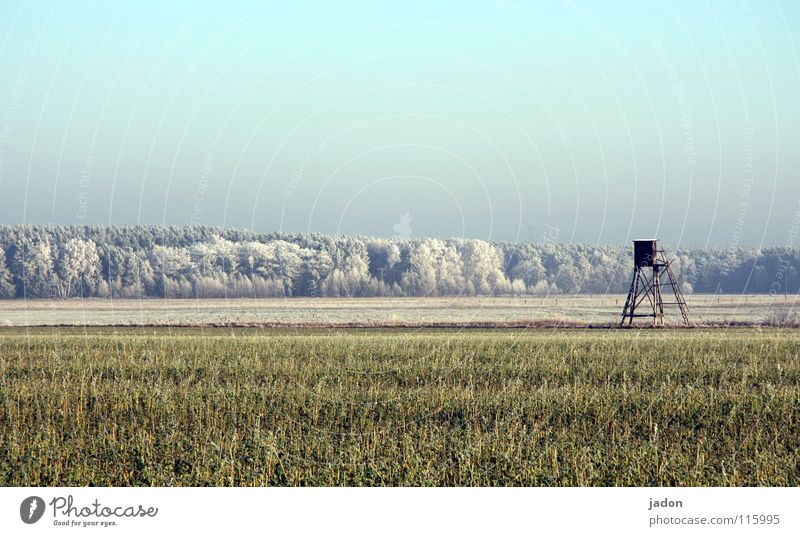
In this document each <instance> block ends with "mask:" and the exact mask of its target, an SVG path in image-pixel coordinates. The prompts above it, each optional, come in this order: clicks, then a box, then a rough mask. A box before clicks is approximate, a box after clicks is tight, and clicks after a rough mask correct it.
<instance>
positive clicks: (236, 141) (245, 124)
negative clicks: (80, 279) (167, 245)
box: [0, 0, 800, 247]
mask: <svg viewBox="0 0 800 536" xmlns="http://www.w3.org/2000/svg"><path fill="white" fill-rule="evenodd" d="M6 12H7V16H6V17H4V18H3V20H0V81H2V85H0V224H7V225H16V224H23V223H33V224H37V223H41V224H44V223H53V224H63V225H69V224H116V225H136V224H148V225H162V224H165V225H210V226H221V227H228V228H241V229H249V230H253V231H256V232H271V231H282V232H309V231H310V232H320V233H325V234H342V235H362V236H376V237H393V236H400V237H411V238H417V237H438V238H455V237H464V238H476V239H485V240H494V241H504V242H543V241H544V242H547V241H551V242H572V241H574V242H581V243H588V244H626V243H629V242H630V241H631V240H633V239H634V238H640V237H646V236H656V237H658V238H659V239H661V240H662V241H663V242H665V243H668V244H671V245H673V246H680V247H684V246H687V247H688V246H703V245H713V246H721V247H726V246H727V247H730V246H755V247H758V246H796V245H797V242H796V240H797V235H798V232H800V157H799V156H798V152H797V150H796V148H797V147H798V146H800V105H798V102H797V95H798V94H800V91H798V89H800V61H799V60H798V53H797V45H796V44H795V37H796V34H797V31H796V30H793V28H797V21H798V20H800V5H798V4H797V3H793V2H788V1H777V2H771V3H768V4H763V5H762V4H752V5H750V4H748V3H747V2H742V3H737V4H736V5H730V6H729V5H724V6H716V5H709V4H707V3H702V4H697V3H695V2H688V1H681V2H676V3H666V2H663V3H658V4H655V5H650V4H648V5H630V4H627V3H625V2H616V3H613V4H604V6H603V9H602V10H601V9H600V8H599V7H597V6H595V5H592V4H591V3H587V2H572V1H565V2H561V3H557V4H540V3H534V2H522V1H513V0H512V1H506V0H496V1H493V0H485V1H479V0H476V1H472V2H436V3H425V2H408V3H403V4H402V5H382V4H381V5H374V4H373V3H370V2H355V1H354V2H349V1H333V2H321V1H312V2H306V1H302V2H292V3H289V4H267V5H261V4H260V3H257V2H237V3H227V4H224V5H221V4H218V3H216V2H211V1H206V2H196V3H195V2H185V1H178V2H173V3H170V4H167V5H164V4H162V3H161V2H153V1H144V2H138V3H134V2H129V3H127V4H125V5H119V4H117V3H112V4H98V3H93V2H86V1H78V2H72V3H70V4H69V5H64V4H61V3H50V2H42V1H28V2H25V1H17V0H14V1H9V2H7V7H6Z"/></svg>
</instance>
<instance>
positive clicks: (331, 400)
mask: <svg viewBox="0 0 800 536" xmlns="http://www.w3.org/2000/svg"><path fill="white" fill-rule="evenodd" d="M799 356H800V332H797V331H789V330H761V331H757V330H716V331H714V330H688V331H687V330H677V331H670V330H645V331H635V330H625V331H616V330H599V331H598V330H595V331H581V330H574V331H568V330H564V331H552V330H541V331H469V332H459V331H421V332H412V331H391V330H387V331H346V332H342V331H339V332H336V331H331V332H328V331H324V330H320V331H289V330H284V331H278V330H265V331H260V330H225V329H215V330H209V329H205V330H201V329H183V330H176V329H171V330H170V329H166V328H146V329H143V328H130V329H127V328H126V329H116V330H112V329H107V328H89V329H87V330H84V329H79V328H70V329H60V330H58V331H56V330H53V329H30V330H25V329H18V328H13V329H3V330H0V485H5V486H10V485H17V486H53V485H60V486H73V485H74V486H83V485H117V486H118V485H135V486H151V485H152V486H155V485H158V486H177V485H186V486H204V485H211V486H229V485H256V486H262V485H293V486H294V485H448V486H450V485H455V486H461V485H481V486H483V485H530V486H545V485H565V486H585V485H590V486H617V485H632V486H662V485H667V486H671V485H685V486H694V485H722V486H743V485H760V486H767V485H769V486H797V485H800V357H799Z"/></svg>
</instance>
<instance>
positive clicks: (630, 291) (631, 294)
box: [619, 268, 636, 327]
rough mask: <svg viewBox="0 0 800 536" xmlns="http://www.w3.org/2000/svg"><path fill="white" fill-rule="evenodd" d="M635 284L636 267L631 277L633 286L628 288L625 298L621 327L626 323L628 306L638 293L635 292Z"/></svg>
mask: <svg viewBox="0 0 800 536" xmlns="http://www.w3.org/2000/svg"><path fill="white" fill-rule="evenodd" d="M635 286H636V269H635V268H634V269H633V277H632V278H631V288H630V289H628V297H627V298H625V307H623V308H622V320H620V322H619V325H620V327H622V326H623V325H624V324H625V318H627V316H628V314H629V313H628V308H629V307H630V306H631V304H632V303H633V300H635V298H636V295H635V294H634V288H635ZM630 314H633V311H631V312H630Z"/></svg>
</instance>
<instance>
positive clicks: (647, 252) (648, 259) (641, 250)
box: [633, 238, 658, 266]
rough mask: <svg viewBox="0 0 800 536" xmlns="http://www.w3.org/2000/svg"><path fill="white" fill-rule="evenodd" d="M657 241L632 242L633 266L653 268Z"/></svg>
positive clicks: (651, 239) (656, 252) (652, 239)
mask: <svg viewBox="0 0 800 536" xmlns="http://www.w3.org/2000/svg"><path fill="white" fill-rule="evenodd" d="M657 243H658V241H657V240H655V239H654V238H648V239H642V240H634V241H633V264H634V266H653V263H654V262H655V260H656V255H657V254H658V246H657Z"/></svg>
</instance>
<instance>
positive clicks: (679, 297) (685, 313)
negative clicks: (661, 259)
mask: <svg viewBox="0 0 800 536" xmlns="http://www.w3.org/2000/svg"><path fill="white" fill-rule="evenodd" d="M667 277H668V278H669V282H670V286H672V292H673V294H675V302H676V303H677V304H678V308H679V309H680V311H681V316H682V317H683V322H684V324H686V325H687V326H690V325H691V324H690V322H689V308H688V307H687V306H686V300H685V299H684V298H683V292H681V289H680V287H678V282H677V280H676V279H675V275H674V274H673V273H672V268H671V267H670V265H669V264H667Z"/></svg>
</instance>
